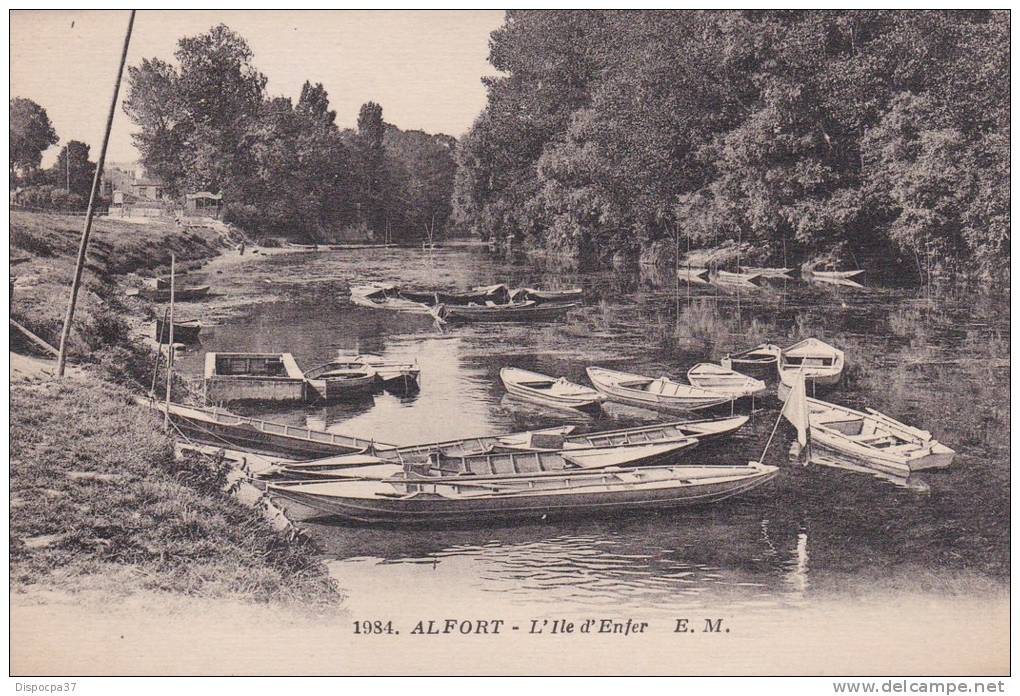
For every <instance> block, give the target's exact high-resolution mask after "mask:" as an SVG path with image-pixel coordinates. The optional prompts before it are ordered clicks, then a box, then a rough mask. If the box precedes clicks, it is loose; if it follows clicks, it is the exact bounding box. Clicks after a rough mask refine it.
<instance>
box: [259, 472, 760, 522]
mask: <svg viewBox="0 0 1020 696" xmlns="http://www.w3.org/2000/svg"><path fill="white" fill-rule="evenodd" d="M777 471H778V469H777V468H776V467H774V466H767V465H764V464H760V463H758V462H752V463H750V464H749V465H748V466H726V467H724V466H709V467H690V466H678V467H650V468H643V469H611V470H606V471H592V472H576V471H570V472H561V473H557V474H555V475H551V476H550V475H548V474H546V475H537V476H536V475H531V476H523V477H505V476H501V477H495V478H492V479H489V480H485V479H482V478H472V479H470V480H449V479H435V478H422V477H416V476H414V475H411V474H402V475H399V476H394V477H390V478H387V479H385V480H378V479H365V480H359V479H348V480H340V481H322V482H307V481H299V482H286V483H274V484H269V486H268V487H267V489H268V492H269V494H270V495H271V496H273V497H277V498H281V499H283V500H284V501H286V502H287V503H297V504H299V505H301V506H304V507H306V508H309V509H311V510H312V511H314V512H316V513H319V514H326V515H333V516H337V517H340V518H343V519H347V520H353V521H359V522H383V523H403V524H430V523H433V524H434V523H442V522H461V521H467V522H483V521H487V520H491V519H504V518H521V517H524V518H529V517H534V518H542V517H546V516H563V515H590V514H593V513H606V512H612V511H626V512H630V511H637V510H656V509H668V508H676V507H683V506H690V505H699V504H707V503H713V502H717V501H720V500H723V499H725V498H729V497H731V496H734V495H739V494H741V493H745V492H747V491H749V490H752V489H753V488H756V487H758V486H760V485H762V484H763V483H765V482H766V481H768V480H770V479H771V478H773V477H774V476H775V475H776V473H777Z"/></svg>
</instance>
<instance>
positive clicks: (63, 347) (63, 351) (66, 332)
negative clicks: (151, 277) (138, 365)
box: [57, 10, 135, 377]
mask: <svg viewBox="0 0 1020 696" xmlns="http://www.w3.org/2000/svg"><path fill="white" fill-rule="evenodd" d="M134 24H135V11H134V10H131V15H130V16H129V17H128V25H127V33H126V34H125V35H124V48H123V49H122V50H121V53H120V65H119V66H118V68H117V80H116V81H115V82H114V83H113V99H111V100H110V112H109V114H107V116H106V132H105V133H103V146H102V148H100V150H99V162H97V163H96V172H95V174H93V175H92V191H91V192H90V193H89V207H88V212H87V213H86V214H85V227H84V229H83V230H82V233H81V243H80V244H79V245H78V261H77V263H76V264H75V266H74V280H72V281H71V297H70V298H69V299H68V302H67V314H66V315H65V316H64V328H63V329H62V330H61V331H60V352H59V353H58V354H57V377H63V376H64V363H65V362H66V360H67V339H68V337H69V336H70V334H71V321H72V320H73V319H74V306H75V305H76V304H77V303H78V286H79V285H80V284H81V273H82V270H83V269H84V267H85V254H86V252H87V251H88V248H89V235H90V234H91V233H92V217H93V215H95V206H96V193H97V191H98V190H99V181H100V179H101V178H102V176H103V164H104V163H105V162H106V146H107V145H108V144H109V142H110V129H111V128H113V115H114V113H116V111H117V95H118V94H120V79H121V76H122V75H123V74H124V63H125V62H126V61H127V51H128V44H129V43H130V42H131V28H132V27H133V26H134ZM67 154H68V153H66V152H65V155H64V157H65V159H66V157H67Z"/></svg>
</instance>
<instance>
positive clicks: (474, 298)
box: [397, 284, 510, 306]
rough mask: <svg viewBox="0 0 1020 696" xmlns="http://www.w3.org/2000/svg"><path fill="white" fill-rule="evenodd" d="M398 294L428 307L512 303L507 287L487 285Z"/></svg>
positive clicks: (406, 290) (401, 290) (402, 290)
mask: <svg viewBox="0 0 1020 696" xmlns="http://www.w3.org/2000/svg"><path fill="white" fill-rule="evenodd" d="M397 292H398V294H399V295H400V297H403V298H404V299H405V300H411V301H412V302H421V303H423V304H427V305H433V306H434V305H437V304H447V305H469V304H485V303H486V302H495V303H497V304H505V303H507V302H509V301H510V290H509V289H508V288H507V287H506V286H505V285H502V284H500V285H487V286H484V287H477V288H472V289H471V290H466V291H463V292H460V291H448V290H410V289H403V288H401V289H399V290H398V291H397Z"/></svg>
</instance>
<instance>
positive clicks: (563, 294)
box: [510, 288, 583, 302]
mask: <svg viewBox="0 0 1020 696" xmlns="http://www.w3.org/2000/svg"><path fill="white" fill-rule="evenodd" d="M582 294H583V291H582V290H581V288H570V289H567V290H539V289H537V288H518V289H516V290H513V291H511V293H510V298H511V299H513V300H534V301H536V302H571V301H575V300H580V299H581V295H582Z"/></svg>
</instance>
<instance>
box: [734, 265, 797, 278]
mask: <svg viewBox="0 0 1020 696" xmlns="http://www.w3.org/2000/svg"><path fill="white" fill-rule="evenodd" d="M795 270H796V269H793V268H770V267H768V266H764V267H761V266H741V267H740V272H741V273H750V274H752V275H759V276H762V277H763V278H792V277H793V272H794V271H795Z"/></svg>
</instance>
